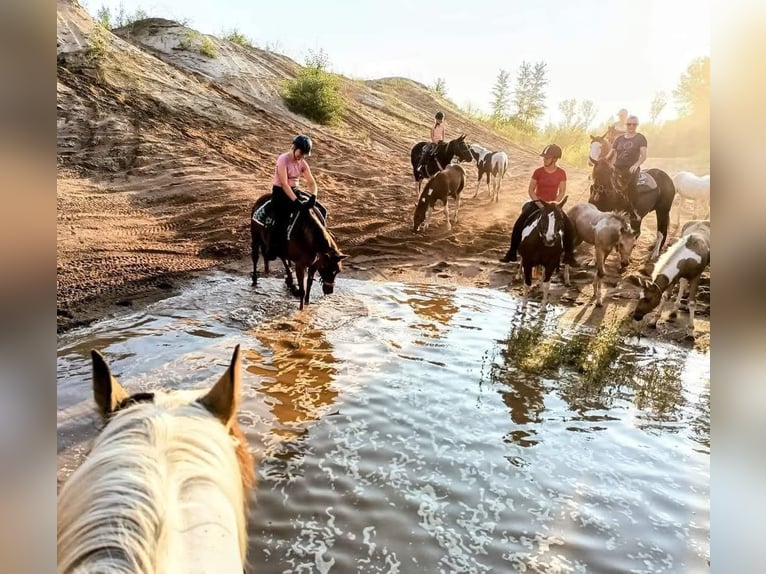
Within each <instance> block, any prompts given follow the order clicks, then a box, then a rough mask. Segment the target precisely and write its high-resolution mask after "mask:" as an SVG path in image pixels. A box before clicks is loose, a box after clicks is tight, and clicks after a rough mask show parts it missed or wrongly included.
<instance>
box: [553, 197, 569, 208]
mask: <svg viewBox="0 0 766 574" xmlns="http://www.w3.org/2000/svg"><path fill="white" fill-rule="evenodd" d="M567 199H569V196H568V195H565V196H564V197H562V198H561V201H559V202H558V203H557V204H556V206H557V207H558V208H559V209H561V208H562V207H564V204H565V203H566V202H567Z"/></svg>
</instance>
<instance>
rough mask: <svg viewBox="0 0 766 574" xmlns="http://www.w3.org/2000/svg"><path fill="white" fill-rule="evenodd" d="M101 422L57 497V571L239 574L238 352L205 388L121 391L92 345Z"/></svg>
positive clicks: (242, 528)
mask: <svg viewBox="0 0 766 574" xmlns="http://www.w3.org/2000/svg"><path fill="white" fill-rule="evenodd" d="M91 357H92V361H93V395H94V399H95V403H96V406H97V407H98V411H99V413H100V414H101V417H102V420H103V423H104V426H103V429H102V430H101V432H100V434H99V435H98V436H97V437H96V439H95V441H94V443H93V447H92V449H91V451H90V453H89V454H88V456H87V458H86V459H85V461H84V462H83V463H82V464H81V465H80V466H79V468H77V470H75V471H74V473H73V474H72V475H71V476H70V477H69V479H68V480H67V481H66V483H65V484H64V486H63V487H62V489H61V492H60V494H59V496H58V501H57V511H58V512H57V534H58V536H57V555H58V569H57V572H58V573H59V574H70V573H71V574H74V573H76V572H78V573H79V572H146V573H150V572H151V573H156V574H169V573H171V572H220V573H224V574H242V572H243V567H244V564H245V554H246V551H247V541H248V540H247V533H246V524H247V522H246V514H247V506H248V498H249V496H248V494H249V491H250V487H251V486H252V484H253V482H254V479H255V477H254V472H253V459H252V456H251V454H250V451H249V449H248V445H247V440H246V438H245V435H244V434H243V433H242V431H241V430H240V428H239V426H238V424H237V409H238V404H239V394H240V387H241V383H240V371H241V364H240V362H241V361H240V351H239V345H238V346H237V347H236V348H235V350H234V354H233V356H232V359H231V362H230V364H229V367H228V369H227V370H226V372H225V373H224V374H223V376H222V377H221V378H220V379H219V380H218V382H217V383H216V384H215V385H214V386H213V387H212V388H211V389H210V390H209V391H207V392H204V391H203V392H199V391H169V392H166V391H155V392H144V393H138V394H133V395H129V394H128V393H127V392H126V391H125V390H124V389H123V387H122V386H120V384H119V383H118V382H117V380H116V379H115V378H114V377H113V376H112V375H111V373H110V371H109V367H108V366H107V364H106V361H105V360H104V358H103V357H102V356H101V355H100V354H99V353H98V352H97V351H95V350H94V351H92V352H91Z"/></svg>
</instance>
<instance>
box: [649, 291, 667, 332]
mask: <svg viewBox="0 0 766 574" xmlns="http://www.w3.org/2000/svg"><path fill="white" fill-rule="evenodd" d="M670 289H671V286H670V285H668V288H667V289H666V290H665V292H664V293H663V294H662V296H661V297H660V303H659V305H657V309H656V311H655V313H654V317H653V318H652V320H651V321H649V327H651V328H652V329H656V328H657V323H658V321H659V320H660V319H661V318H662V312H663V311H664V310H665V306H666V304H667V302H668V300H669V299H670Z"/></svg>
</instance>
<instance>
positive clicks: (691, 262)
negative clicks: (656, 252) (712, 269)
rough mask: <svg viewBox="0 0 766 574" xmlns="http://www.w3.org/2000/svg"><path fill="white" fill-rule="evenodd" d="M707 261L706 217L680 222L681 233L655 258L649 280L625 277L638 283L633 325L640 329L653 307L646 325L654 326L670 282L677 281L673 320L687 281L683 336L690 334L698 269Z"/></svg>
mask: <svg viewBox="0 0 766 574" xmlns="http://www.w3.org/2000/svg"><path fill="white" fill-rule="evenodd" d="M708 265H710V221H708V220H696V221H689V222H688V223H686V224H685V225H684V228H683V231H682V235H681V237H680V238H679V239H678V241H676V242H675V243H674V244H673V245H671V246H670V248H668V250H667V251H666V252H665V254H664V255H663V256H662V257H661V258H660V260H659V261H657V264H656V265H655V266H654V272H653V273H652V279H651V281H649V280H648V279H646V278H645V277H641V276H631V277H629V279H630V280H631V281H632V282H633V283H635V284H637V285H638V286H639V287H641V298H640V299H639V301H638V304H637V305H636V310H635V311H634V312H633V319H634V321H635V324H636V327H637V328H638V329H639V330H640V328H641V326H642V324H643V320H644V317H645V316H647V315H648V314H649V313H650V312H652V311H653V310H654V309H655V308H657V311H656V312H655V314H654V318H653V319H652V320H651V321H650V322H649V326H650V327H656V326H657V321H659V319H660V317H661V315H662V310H663V308H664V307H665V304H666V303H667V301H668V300H669V299H670V293H671V291H672V289H673V286H674V285H675V284H676V283H678V297H676V300H675V304H674V306H673V310H672V311H671V313H670V316H669V319H670V320H675V318H676V312H677V311H678V307H679V306H680V305H681V297H682V295H683V293H684V290H685V288H686V287H687V284H688V289H689V322H688V323H687V324H686V336H687V337H688V338H694V310H695V308H696V304H697V303H696V301H697V287H698V286H699V283H700V279H701V277H702V273H703V272H704V271H705V269H706V268H707V266H708Z"/></svg>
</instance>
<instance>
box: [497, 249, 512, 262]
mask: <svg viewBox="0 0 766 574" xmlns="http://www.w3.org/2000/svg"><path fill="white" fill-rule="evenodd" d="M516 260H517V257H516V252H515V251H514V250H513V249H509V250H508V251H506V252H505V255H503V256H502V257H501V258H500V259H498V261H499V262H500V263H510V262H511V261H516Z"/></svg>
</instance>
